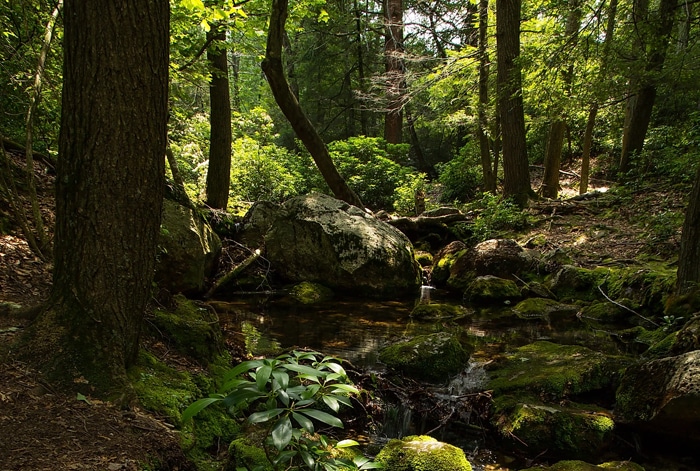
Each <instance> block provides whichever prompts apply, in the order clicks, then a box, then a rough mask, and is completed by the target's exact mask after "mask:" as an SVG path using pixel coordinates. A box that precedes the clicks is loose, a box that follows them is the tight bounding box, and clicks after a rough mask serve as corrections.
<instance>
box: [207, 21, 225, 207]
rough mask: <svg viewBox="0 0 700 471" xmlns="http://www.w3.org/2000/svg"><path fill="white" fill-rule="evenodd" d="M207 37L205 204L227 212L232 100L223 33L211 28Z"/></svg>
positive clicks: (219, 29)
mask: <svg viewBox="0 0 700 471" xmlns="http://www.w3.org/2000/svg"><path fill="white" fill-rule="evenodd" d="M207 35H208V36H209V38H207V39H208V40H209V39H212V41H210V44H209V48H208V49H207V60H208V61H209V64H210V66H211V81H210V83H209V106H210V112H209V122H210V124H211V126H210V137H209V168H208V170H207V187H206V193H207V200H206V204H207V206H209V207H210V208H214V209H226V206H227V205H228V193H229V186H230V184H231V97H230V94H229V93H230V92H229V80H228V58H227V55H226V46H225V41H226V30H225V29H221V27H220V26H219V27H218V28H217V27H216V26H215V27H213V28H212V29H211V30H210V31H209V32H208V33H207Z"/></svg>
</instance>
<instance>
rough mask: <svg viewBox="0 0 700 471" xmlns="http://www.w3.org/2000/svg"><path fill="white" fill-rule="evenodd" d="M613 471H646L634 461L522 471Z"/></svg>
mask: <svg viewBox="0 0 700 471" xmlns="http://www.w3.org/2000/svg"><path fill="white" fill-rule="evenodd" d="M606 469H612V470H615V471H644V468H643V467H641V466H640V465H638V464H637V463H633V462H632V461H609V462H607V463H603V464H599V465H594V464H590V463H586V462H585V461H575V460H567V461H559V462H558V463H555V464H553V465H552V466H549V467H547V466H536V467H534V468H527V469H524V470H522V471H604V470H606Z"/></svg>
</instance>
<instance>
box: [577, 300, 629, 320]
mask: <svg viewBox="0 0 700 471" xmlns="http://www.w3.org/2000/svg"><path fill="white" fill-rule="evenodd" d="M620 304H622V305H624V306H627V307H629V306H628V305H627V303H625V302H624V300H623V301H621V302H620ZM630 315H634V314H632V313H631V312H630V311H628V310H626V309H623V308H621V307H620V306H618V305H617V304H613V303H611V302H610V301H602V302H594V303H591V304H589V305H588V306H585V307H584V308H583V309H582V310H581V317H582V318H584V319H589V320H594V321H596V322H600V323H602V324H620V323H624V322H625V321H626V320H627V319H628V318H629V317H630Z"/></svg>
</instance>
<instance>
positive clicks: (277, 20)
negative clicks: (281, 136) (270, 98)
mask: <svg viewBox="0 0 700 471" xmlns="http://www.w3.org/2000/svg"><path fill="white" fill-rule="evenodd" d="M287 5H288V0H272V11H271V14H270V29H269V31H268V35H267V49H266V51H265V60H263V63H262V69H263V71H264V72H265V76H266V77H267V81H268V82H269V84H270V89H271V90H272V94H273V95H274V97H275V101H277V104H278V105H279V107H280V109H281V110H282V113H284V115H285V116H286V117H287V119H288V120H289V124H290V125H291V126H292V129H294V132H295V133H296V135H297V136H298V137H299V139H301V141H302V142H303V144H304V146H305V147H306V149H307V150H308V151H309V153H310V154H311V157H312V158H313V159H314V162H315V163H316V166H317V167H318V169H319V171H320V172H321V175H323V179H324V180H325V181H326V183H327V184H328V186H329V188H330V189H331V191H332V192H333V194H334V195H335V197H336V198H338V199H340V200H343V201H345V202H346V203H348V204H352V205H355V206H357V207H359V208H363V207H364V205H363V204H362V201H361V200H360V198H359V197H358V196H357V194H356V193H355V192H354V191H352V189H351V188H350V187H349V186H348V185H347V183H346V182H345V180H344V179H343V177H342V176H340V174H339V173H338V170H337V169H336V168H335V165H334V164H333V160H332V159H331V156H330V153H329V152H328V148H327V147H326V144H325V143H324V142H323V139H321V136H320V135H319V134H318V132H317V131H316V129H315V128H314V126H313V124H311V121H309V118H308V117H307V116H306V115H305V114H304V111H303V110H302V109H301V105H300V104H299V101H298V100H297V98H296V97H295V96H294V93H293V92H292V89H291V88H290V87H289V83H288V82H287V79H286V77H285V75H284V68H283V64H282V41H283V35H284V25H285V22H286V21H287Z"/></svg>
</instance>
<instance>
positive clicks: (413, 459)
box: [377, 435, 472, 471]
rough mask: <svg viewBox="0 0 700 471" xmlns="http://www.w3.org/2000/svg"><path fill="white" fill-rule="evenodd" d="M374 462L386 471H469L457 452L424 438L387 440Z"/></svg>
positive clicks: (459, 450) (452, 448)
mask: <svg viewBox="0 0 700 471" xmlns="http://www.w3.org/2000/svg"><path fill="white" fill-rule="evenodd" d="M377 461H379V462H380V463H382V464H383V465H384V468H385V469H387V470H388V471H472V466H471V464H470V463H469V461H467V457H466V456H465V455H464V451H463V450H462V449H461V448H457V447H456V446H454V445H450V444H448V443H444V442H440V441H437V440H436V439H434V438H432V437H429V436H427V435H419V436H415V435H412V436H409V437H406V438H404V439H403V440H399V439H393V440H390V441H389V443H387V444H386V446H385V447H384V448H382V451H380V452H379V454H378V455H377Z"/></svg>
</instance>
